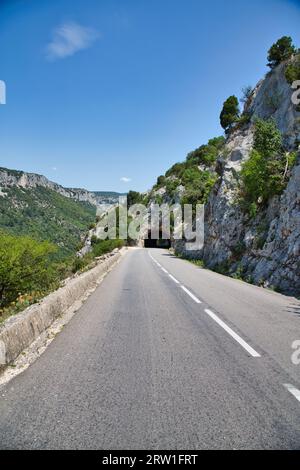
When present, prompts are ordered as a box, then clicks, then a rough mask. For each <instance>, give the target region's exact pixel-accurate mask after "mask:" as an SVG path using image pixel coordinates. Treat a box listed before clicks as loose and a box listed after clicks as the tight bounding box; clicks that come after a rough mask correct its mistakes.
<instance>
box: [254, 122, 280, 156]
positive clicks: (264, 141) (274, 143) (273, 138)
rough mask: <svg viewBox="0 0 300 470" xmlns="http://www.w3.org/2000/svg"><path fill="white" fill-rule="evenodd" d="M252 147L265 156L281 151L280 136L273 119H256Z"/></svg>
mask: <svg viewBox="0 0 300 470" xmlns="http://www.w3.org/2000/svg"><path fill="white" fill-rule="evenodd" d="M253 147H254V149H255V150H257V152H259V153H261V155H262V156H263V157H265V158H270V157H272V156H273V155H274V154H276V153H279V152H281V150H282V137H281V134H280V131H279V129H278V128H277V126H276V123H275V121H274V120H273V119H269V120H267V121H264V120H262V119H257V120H256V123H255V133H254V146H253Z"/></svg>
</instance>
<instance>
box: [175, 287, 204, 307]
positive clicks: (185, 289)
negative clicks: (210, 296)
mask: <svg viewBox="0 0 300 470" xmlns="http://www.w3.org/2000/svg"><path fill="white" fill-rule="evenodd" d="M180 287H181V289H182V290H184V292H186V293H187V295H189V296H190V297H191V299H193V300H194V302H196V304H201V303H202V302H201V300H199V299H198V298H197V297H196V296H195V295H194V294H193V293H192V292H191V291H189V290H188V289H187V288H186V287H185V286H180Z"/></svg>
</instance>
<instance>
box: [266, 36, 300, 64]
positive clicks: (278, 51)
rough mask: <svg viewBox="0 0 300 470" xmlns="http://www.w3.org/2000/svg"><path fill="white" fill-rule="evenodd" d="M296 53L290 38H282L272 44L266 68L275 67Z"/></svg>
mask: <svg viewBox="0 0 300 470" xmlns="http://www.w3.org/2000/svg"><path fill="white" fill-rule="evenodd" d="M295 52H296V48H295V46H294V45H293V41H292V38H291V37H290V36H283V37H282V38H280V39H278V41H277V42H275V44H273V45H272V46H271V47H270V49H269V51H268V61H269V62H268V66H269V67H271V68H274V67H276V65H278V64H280V63H281V62H283V61H284V60H287V59H289V58H290V57H291V56H292V55H293V54H294V53H295Z"/></svg>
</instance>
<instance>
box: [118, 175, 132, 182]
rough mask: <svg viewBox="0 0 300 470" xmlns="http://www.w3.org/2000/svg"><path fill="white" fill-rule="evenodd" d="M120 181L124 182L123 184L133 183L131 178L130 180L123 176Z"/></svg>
mask: <svg viewBox="0 0 300 470" xmlns="http://www.w3.org/2000/svg"><path fill="white" fill-rule="evenodd" d="M120 181H123V183H129V182H130V181H131V178H128V177H127V176H122V178H120Z"/></svg>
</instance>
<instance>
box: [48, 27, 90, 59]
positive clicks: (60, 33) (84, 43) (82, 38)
mask: <svg viewBox="0 0 300 470" xmlns="http://www.w3.org/2000/svg"><path fill="white" fill-rule="evenodd" d="M98 37H99V33H98V32H97V31H95V30H94V29H92V28H87V27H84V26H81V25H80V24H78V23H74V22H69V23H64V24H62V25H61V26H59V27H58V28H56V29H55V30H54V32H53V39H52V41H51V42H50V43H49V44H48V45H47V58H48V59H50V60H55V59H63V58H64V57H68V56H71V55H73V54H75V53H76V52H78V51H81V50H82V49H86V48H88V47H90V46H91V45H92V43H93V42H94V41H95V40H96V39H97V38H98Z"/></svg>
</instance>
